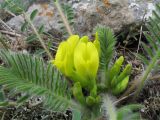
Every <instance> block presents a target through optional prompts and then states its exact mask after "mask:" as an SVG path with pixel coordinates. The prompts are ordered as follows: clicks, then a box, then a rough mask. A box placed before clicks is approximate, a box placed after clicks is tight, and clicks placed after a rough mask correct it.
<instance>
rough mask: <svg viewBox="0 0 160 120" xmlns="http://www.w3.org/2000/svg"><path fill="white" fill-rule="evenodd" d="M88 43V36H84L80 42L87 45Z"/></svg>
mask: <svg viewBox="0 0 160 120" xmlns="http://www.w3.org/2000/svg"><path fill="white" fill-rule="evenodd" d="M88 41H89V38H88V36H83V37H82V38H81V39H80V42H84V43H87V42H88Z"/></svg>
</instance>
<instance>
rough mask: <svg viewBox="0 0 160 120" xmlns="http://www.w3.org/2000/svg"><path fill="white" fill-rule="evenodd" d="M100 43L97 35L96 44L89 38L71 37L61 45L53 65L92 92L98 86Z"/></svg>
mask: <svg viewBox="0 0 160 120" xmlns="http://www.w3.org/2000/svg"><path fill="white" fill-rule="evenodd" d="M99 49H100V45H99V41H98V35H97V34H96V40H95V41H94V42H91V41H89V38H88V37H87V36H83V37H82V38H79V36H78V35H72V36H70V37H69V38H68V39H67V41H63V42H62V43H60V45H59V47H58V50H57V53H56V56H55V60H53V61H52V62H53V64H54V65H55V66H56V67H57V68H58V69H59V70H60V71H61V72H62V73H63V74H65V75H66V76H67V77H69V78H71V79H72V80H73V81H74V82H80V84H81V86H82V87H85V88H87V89H89V90H91V89H92V88H93V87H94V85H95V84H96V81H95V78H96V75H97V70H98V66H99Z"/></svg>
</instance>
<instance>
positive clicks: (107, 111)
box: [102, 95, 142, 120]
mask: <svg viewBox="0 0 160 120" xmlns="http://www.w3.org/2000/svg"><path fill="white" fill-rule="evenodd" d="M102 108H103V110H104V116H105V117H106V118H108V119H107V120H140V118H141V117H140V113H139V109H140V108H142V105H140V104H130V105H125V106H122V107H120V108H116V107H115V105H114V103H113V101H112V100H111V98H110V97H109V96H108V95H107V96H106V98H104V100H103V104H102Z"/></svg>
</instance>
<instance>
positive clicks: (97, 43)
mask: <svg viewBox="0 0 160 120" xmlns="http://www.w3.org/2000/svg"><path fill="white" fill-rule="evenodd" d="M93 43H94V45H95V46H96V48H97V51H98V53H99V55H100V42H99V38H98V32H96V35H95V40H94V42H93Z"/></svg>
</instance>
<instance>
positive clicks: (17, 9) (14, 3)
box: [0, 0, 34, 14]
mask: <svg viewBox="0 0 160 120" xmlns="http://www.w3.org/2000/svg"><path fill="white" fill-rule="evenodd" d="M33 1H34V0H28V1H26V3H25V4H24V1H22V0H4V2H2V3H1V5H0V8H2V9H7V10H9V11H11V12H12V13H14V14H21V13H22V12H23V11H26V10H27V8H28V7H29V5H30V4H31V3H32V2H33Z"/></svg>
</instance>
